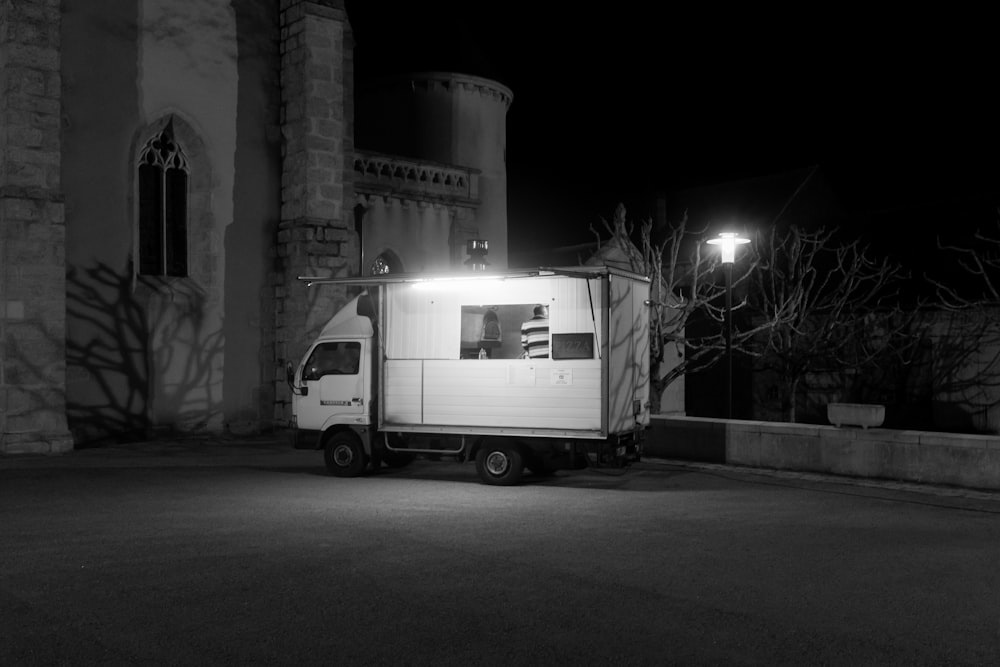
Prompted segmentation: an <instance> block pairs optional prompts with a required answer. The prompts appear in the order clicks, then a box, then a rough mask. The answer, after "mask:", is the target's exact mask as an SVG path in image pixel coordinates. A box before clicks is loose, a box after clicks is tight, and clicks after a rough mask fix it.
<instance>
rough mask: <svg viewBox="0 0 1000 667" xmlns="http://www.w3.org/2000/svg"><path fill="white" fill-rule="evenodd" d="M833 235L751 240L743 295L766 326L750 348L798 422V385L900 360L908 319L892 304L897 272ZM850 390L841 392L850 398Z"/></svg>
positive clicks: (791, 232) (795, 233) (779, 234)
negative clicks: (751, 268)
mask: <svg viewBox="0 0 1000 667" xmlns="http://www.w3.org/2000/svg"><path fill="white" fill-rule="evenodd" d="M835 236H836V230H823V229H820V230H816V231H805V230H802V229H799V228H798V227H795V226H791V227H787V228H783V229H779V228H772V229H770V230H768V231H766V232H763V233H761V234H760V235H759V236H758V239H757V243H756V244H755V247H756V249H757V252H758V253H759V254H760V255H761V258H760V266H759V267H758V270H757V271H755V272H754V274H753V275H752V285H751V286H750V290H749V298H750V305H751V307H752V310H753V312H754V313H755V315H756V316H757V317H759V318H761V319H762V320H764V321H767V322H771V323H773V324H772V326H769V327H767V328H765V329H764V330H763V334H762V335H761V336H760V337H759V338H758V339H757V340H756V341H755V352H756V355H757V356H758V357H759V360H760V364H759V365H760V366H761V368H762V369H764V370H769V371H771V372H773V373H775V374H776V375H777V377H778V379H779V380H780V382H781V385H782V387H783V395H782V396H781V400H782V410H783V412H784V414H785V416H786V419H788V420H789V421H792V422H794V421H796V419H797V416H798V415H797V405H798V402H799V392H800V389H801V385H802V382H803V380H805V379H806V377H807V376H809V375H813V374H825V375H827V376H831V375H832V374H836V373H843V371H844V370H845V369H850V370H853V371H855V373H854V374H853V375H854V377H857V371H861V370H863V369H866V368H869V367H871V366H873V365H877V364H878V363H879V362H880V360H884V359H886V358H887V355H895V356H896V357H900V358H901V357H903V356H905V350H904V348H907V346H910V345H912V344H913V342H912V339H911V337H910V336H909V335H908V332H910V331H911V329H912V326H913V322H914V319H913V317H912V315H911V314H910V311H904V310H903V309H902V308H901V307H900V305H899V301H898V290H897V287H898V285H899V284H900V281H901V280H902V279H903V278H904V277H905V275H904V273H903V272H902V269H901V267H900V266H899V265H898V264H896V263H894V262H891V261H889V260H886V259H883V260H876V259H873V258H872V257H871V256H870V253H869V250H868V249H867V247H865V246H863V245H862V244H861V242H860V241H858V240H855V241H852V242H846V243H845V242H839V241H837V240H836V238H835ZM852 389H857V387H852V386H847V387H843V390H844V393H845V394H850V393H851V391H852Z"/></svg>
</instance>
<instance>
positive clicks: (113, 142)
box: [0, 0, 512, 453]
mask: <svg viewBox="0 0 1000 667" xmlns="http://www.w3.org/2000/svg"><path fill="white" fill-rule="evenodd" d="M0 86H2V93H3V97H2V100H0V452H6V453H17V452H59V451H66V450H68V449H71V448H73V447H74V445H76V446H79V445H81V444H85V443H87V442H91V441H94V440H99V439H102V438H108V437H125V438H134V437H140V438H141V437H146V436H148V435H150V434H151V433H156V432H158V431H161V430H162V431H167V430H177V431H182V432H183V431H215V432H223V431H231V432H236V433H241V432H253V431H258V430H261V429H268V428H271V427H273V426H281V425H283V423H284V420H286V419H287V418H288V416H289V413H288V404H287V401H288V395H287V389H286V387H285V385H284V373H283V370H282V369H283V367H284V363H285V361H286V360H295V359H297V358H298V357H299V356H300V355H301V353H302V352H303V351H304V348H305V346H306V344H307V343H308V341H309V340H310V339H311V338H312V336H313V335H314V334H315V333H316V332H317V331H318V329H319V327H320V326H321V325H322V324H323V323H324V322H325V321H326V320H327V319H328V318H329V317H330V315H331V314H332V313H333V312H334V311H335V310H336V308H337V307H338V306H339V305H340V304H342V303H343V302H345V301H346V299H347V298H349V297H350V296H352V295H351V294H348V293H347V292H346V291H345V288H343V287H333V286H324V287H312V288H307V287H306V286H305V285H304V283H303V282H302V281H300V280H298V277H299V276H303V275H324V276H352V275H363V274H367V273H371V272H383V271H395V272H398V271H407V272H411V271H437V270H458V269H462V268H463V265H464V263H465V261H466V260H467V259H468V255H467V254H466V250H465V249H466V246H467V242H468V241H470V240H473V239H485V240H487V241H488V243H489V255H488V261H489V263H490V268H495V269H502V268H505V267H506V263H507V247H506V243H507V204H506V201H507V190H506V168H505V161H504V151H505V144H506V113H507V109H508V107H509V105H510V103H511V99H512V95H511V91H510V90H508V89H507V88H506V87H504V86H503V85H501V84H499V83H497V82H495V81H491V80H488V79H482V78H478V77H475V76H469V75H466V74H454V73H439V72H424V73H416V74H412V75H407V76H400V77H397V78H392V79H384V80H382V81H380V82H378V83H376V84H372V85H371V86H366V87H360V86H355V81H354V67H353V39H352V31H351V24H350V17H349V16H348V15H347V12H346V10H345V6H344V1H343V0H230V1H229V2H220V1H219V0H120V1H116V2H94V1H93V0H0Z"/></svg>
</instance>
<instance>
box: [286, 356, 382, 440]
mask: <svg viewBox="0 0 1000 667" xmlns="http://www.w3.org/2000/svg"><path fill="white" fill-rule="evenodd" d="M363 352H364V341H358V340H342V341H325V342H322V343H318V344H317V345H316V346H315V347H314V348H313V349H312V351H311V352H310V353H309V356H308V357H307V358H306V362H305V364H303V366H302V384H303V386H305V387H307V388H308V392H306V394H305V395H304V396H301V397H299V398H298V410H297V412H298V414H297V419H298V427H299V428H302V429H321V428H323V426H324V425H325V424H329V423H337V424H347V423H351V424H358V423H366V422H367V414H368V413H367V406H366V405H365V396H366V392H365V376H366V373H367V372H370V371H369V369H368V368H367V366H368V364H366V363H365V360H366V359H367V357H366V355H364V354H363ZM331 418H332V419H331Z"/></svg>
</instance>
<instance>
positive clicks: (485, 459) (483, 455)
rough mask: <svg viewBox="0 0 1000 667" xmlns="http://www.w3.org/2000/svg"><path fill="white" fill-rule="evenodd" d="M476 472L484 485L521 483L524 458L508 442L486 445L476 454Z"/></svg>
mask: <svg viewBox="0 0 1000 667" xmlns="http://www.w3.org/2000/svg"><path fill="white" fill-rule="evenodd" d="M476 472H478V473H479V479H481V480H482V481H483V482H484V483H485V484H493V485H495V486H511V485H513V484H517V483H518V482H520V481H521V476H522V475H523V474H524V456H523V455H522V454H521V450H520V449H518V447H517V445H514V444H511V443H509V442H502V443H497V444H489V443H487V444H485V445H483V446H482V447H481V448H480V449H479V451H478V452H476Z"/></svg>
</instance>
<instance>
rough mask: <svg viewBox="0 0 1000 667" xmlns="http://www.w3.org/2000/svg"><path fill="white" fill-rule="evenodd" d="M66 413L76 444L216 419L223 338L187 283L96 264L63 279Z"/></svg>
mask: <svg viewBox="0 0 1000 667" xmlns="http://www.w3.org/2000/svg"><path fill="white" fill-rule="evenodd" d="M66 308H67V342H66V361H67V383H66V384H67V415H68V420H69V426H70V430H71V431H72V433H73V435H74V439H75V441H76V443H77V445H78V446H79V445H81V444H86V443H90V442H98V441H101V440H107V439H114V440H136V439H146V438H149V437H150V436H151V435H153V434H154V432H160V431H174V430H178V431H192V430H199V429H202V428H205V427H206V426H208V425H210V424H212V423H214V422H215V421H220V422H221V412H222V401H221V386H222V385H221V376H222V371H221V369H222V354H223V346H224V339H223V334H222V326H221V317H220V316H215V317H212V316H210V313H209V311H208V303H207V300H206V298H205V295H204V293H203V292H202V291H201V290H200V289H199V288H198V287H197V286H196V285H195V284H194V282H193V281H191V280H190V279H186V278H183V279H170V281H169V282H167V281H166V280H160V279H152V280H148V279H144V278H139V279H133V276H132V273H131V271H130V270H128V271H125V272H124V273H120V272H117V271H115V270H113V269H112V268H111V267H109V266H107V265H104V264H97V265H95V266H93V267H90V268H86V269H77V268H72V269H70V271H69V273H68V275H67V301H66Z"/></svg>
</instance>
